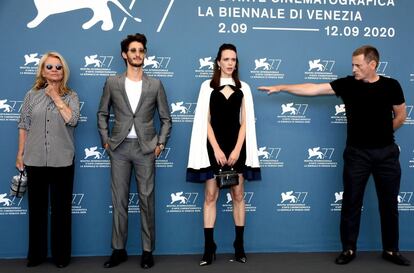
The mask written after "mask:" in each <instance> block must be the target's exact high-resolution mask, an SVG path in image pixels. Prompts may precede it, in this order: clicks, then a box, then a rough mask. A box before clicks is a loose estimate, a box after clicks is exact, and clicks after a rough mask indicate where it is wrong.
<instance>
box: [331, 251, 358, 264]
mask: <svg viewBox="0 0 414 273" xmlns="http://www.w3.org/2000/svg"><path fill="white" fill-rule="evenodd" d="M355 257H356V254H355V251H353V250H350V249H349V250H346V251H342V252H341V254H339V256H338V257H337V258H336V259H335V263H336V264H347V263H349V262H351V261H352V260H353V259H355Z"/></svg>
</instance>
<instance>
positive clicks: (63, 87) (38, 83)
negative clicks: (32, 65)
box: [33, 51, 71, 96]
mask: <svg viewBox="0 0 414 273" xmlns="http://www.w3.org/2000/svg"><path fill="white" fill-rule="evenodd" d="M49 57H52V58H57V59H59V61H60V62H61V63H62V69H63V79H62V81H61V82H60V88H59V95H61V96H62V95H64V94H68V93H70V92H71V90H70V88H69V87H68V86H67V82H68V79H69V74H70V71H69V66H68V64H67V63H66V61H65V59H64V58H63V56H62V55H60V54H59V53H58V52H55V51H50V52H46V53H45V54H44V55H43V56H42V58H41V59H40V61H39V66H38V67H37V72H36V80H35V83H34V85H33V89H35V90H40V89H42V88H45V86H46V83H47V81H46V79H45V78H44V77H43V75H42V70H43V69H45V62H46V59H47V58H49Z"/></svg>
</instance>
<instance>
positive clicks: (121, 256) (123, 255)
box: [104, 249, 128, 268]
mask: <svg viewBox="0 0 414 273" xmlns="http://www.w3.org/2000/svg"><path fill="white" fill-rule="evenodd" d="M126 260H128V254H127V252H126V250H125V249H114V250H113V251H112V255H111V257H110V258H109V260H108V261H106V262H105V263H104V267H105V268H111V267H114V266H117V265H119V264H120V263H123V262H125V261H126Z"/></svg>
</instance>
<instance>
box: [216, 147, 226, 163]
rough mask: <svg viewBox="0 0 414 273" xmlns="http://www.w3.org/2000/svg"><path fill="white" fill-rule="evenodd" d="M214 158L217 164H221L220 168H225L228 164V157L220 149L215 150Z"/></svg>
mask: <svg viewBox="0 0 414 273" xmlns="http://www.w3.org/2000/svg"><path fill="white" fill-rule="evenodd" d="M214 157H215V158H216V161H217V164H219V165H220V166H224V165H226V164H227V158H226V155H225V154H224V153H223V151H222V150H221V149H220V148H218V149H216V150H214Z"/></svg>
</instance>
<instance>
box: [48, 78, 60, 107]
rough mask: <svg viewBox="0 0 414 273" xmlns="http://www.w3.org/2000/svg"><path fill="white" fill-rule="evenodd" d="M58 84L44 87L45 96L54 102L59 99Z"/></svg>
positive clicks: (53, 83)
mask: <svg viewBox="0 0 414 273" xmlns="http://www.w3.org/2000/svg"><path fill="white" fill-rule="evenodd" d="M59 88H60V83H59V82H49V83H48V86H47V87H46V91H45V92H46V95H47V96H49V97H50V98H51V99H52V100H53V101H54V102H56V100H57V99H59V98H60V96H59Z"/></svg>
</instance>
